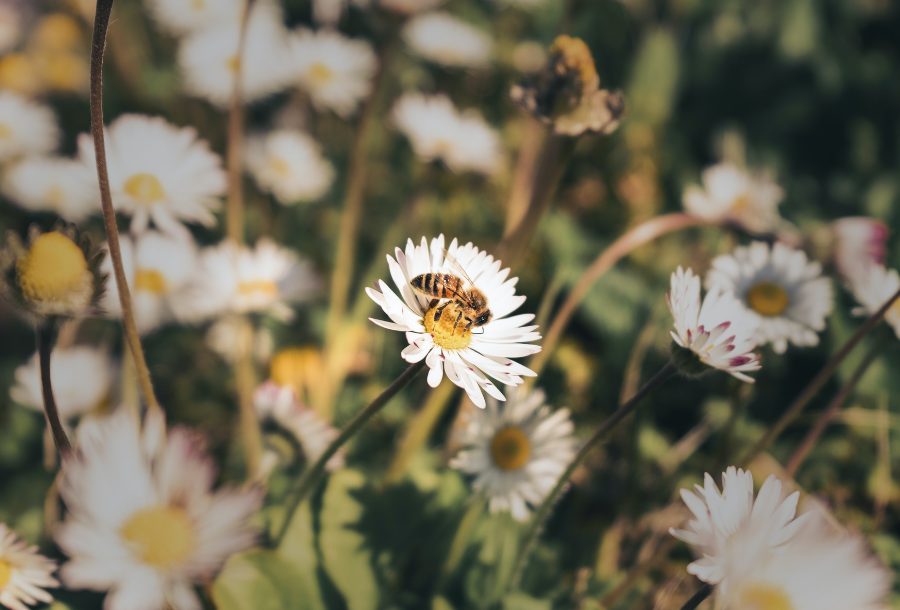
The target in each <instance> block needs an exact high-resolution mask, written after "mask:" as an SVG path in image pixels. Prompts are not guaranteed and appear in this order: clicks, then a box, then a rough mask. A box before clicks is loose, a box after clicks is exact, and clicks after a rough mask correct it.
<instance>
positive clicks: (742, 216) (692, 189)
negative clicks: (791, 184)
mask: <svg viewBox="0 0 900 610" xmlns="http://www.w3.org/2000/svg"><path fill="white" fill-rule="evenodd" d="M702 179H703V188H701V187H699V186H697V185H691V186H689V187H688V188H687V189H685V191H684V195H683V203H684V209H685V210H686V211H688V212H689V213H691V214H694V215H695V216H700V217H701V218H705V219H707V220H709V221H711V222H724V221H731V222H736V223H738V224H740V225H742V226H744V227H745V228H746V229H747V230H748V231H752V232H754V233H767V232H769V231H771V230H773V229H774V228H775V227H776V226H777V225H778V224H779V223H780V222H781V217H780V216H779V215H778V204H779V203H780V202H781V200H782V199H784V191H783V190H782V188H781V187H780V186H778V185H777V184H775V183H774V182H773V181H772V179H771V178H770V177H769V176H768V175H766V174H758V175H753V174H750V173H749V172H747V171H746V170H743V169H741V168H739V167H737V166H736V165H733V164H731V163H720V164H719V165H713V166H712V167H708V168H706V169H705V170H704V171H703V176H702Z"/></svg>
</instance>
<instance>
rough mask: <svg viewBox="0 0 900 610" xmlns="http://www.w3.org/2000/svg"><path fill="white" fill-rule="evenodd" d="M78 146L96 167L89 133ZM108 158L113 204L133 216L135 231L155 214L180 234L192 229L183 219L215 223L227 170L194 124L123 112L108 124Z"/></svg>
mask: <svg viewBox="0 0 900 610" xmlns="http://www.w3.org/2000/svg"><path fill="white" fill-rule="evenodd" d="M78 148H79V153H80V156H81V161H82V163H84V164H85V166H87V167H92V168H93V167H95V160H94V141H93V139H92V138H91V136H90V135H89V134H82V135H81V136H80V137H79V139H78ZM106 162H107V166H108V168H109V186H110V189H111V190H112V198H113V205H114V206H115V207H116V209H117V210H118V211H120V212H123V213H125V214H128V215H130V216H131V231H132V233H135V234H139V233H143V232H144V231H145V230H146V229H147V226H148V224H149V223H150V220H153V222H154V223H155V224H156V226H157V227H159V228H160V229H161V230H163V231H166V232H167V233H171V234H173V235H179V236H185V235H186V234H187V229H185V228H184V226H182V224H181V222H199V223H201V224H203V225H205V226H212V225H214V224H215V222H216V219H215V217H214V216H213V215H212V212H213V211H215V210H218V209H219V207H220V206H221V201H220V200H219V196H220V195H222V194H223V193H224V192H225V186H226V176H225V172H224V171H223V170H222V160H221V158H220V157H219V155H217V154H215V153H214V152H212V151H211V150H210V149H209V145H208V144H207V143H206V142H205V141H203V140H200V139H198V138H197V131H196V130H195V129H194V128H193V127H176V126H174V125H172V124H171V123H168V122H166V120H165V119H163V118H161V117H148V116H143V115H138V114H126V115H123V116H121V117H119V118H118V119H116V120H115V121H113V122H112V123H111V124H110V126H109V127H108V128H107V130H106Z"/></svg>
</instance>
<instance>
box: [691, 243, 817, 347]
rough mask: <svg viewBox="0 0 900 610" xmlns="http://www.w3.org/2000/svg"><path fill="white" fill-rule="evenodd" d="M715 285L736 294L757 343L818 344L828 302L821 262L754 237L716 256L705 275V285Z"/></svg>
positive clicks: (775, 344) (782, 245)
mask: <svg viewBox="0 0 900 610" xmlns="http://www.w3.org/2000/svg"><path fill="white" fill-rule="evenodd" d="M714 286H719V287H720V288H721V289H722V290H723V291H724V292H731V293H732V294H734V295H735V296H736V297H737V298H738V300H740V302H741V303H742V304H743V306H744V308H745V309H746V311H747V315H748V317H749V318H750V319H751V320H752V321H753V323H754V324H755V325H756V327H757V333H756V341H757V344H759V345H763V344H765V343H771V344H772V349H774V350H775V352H776V353H779V354H782V353H784V351H785V350H786V349H787V344H788V341H790V342H791V343H793V344H794V345H797V346H800V347H803V346H808V345H818V343H819V335H818V334H817V331H821V330H823V329H824V328H825V318H826V317H827V316H828V314H830V313H831V308H832V306H833V299H832V294H831V280H830V279H829V278H827V277H823V276H822V266H821V265H820V264H819V263H817V262H814V261H810V260H808V259H807V258H806V254H805V253H804V252H803V251H802V250H795V249H793V248H790V247H789V246H786V245H784V244H782V243H776V244H775V245H774V246H772V247H771V248H770V247H769V245H768V244H766V243H763V242H754V243H752V244H750V245H749V246H739V247H737V248H735V250H734V252H733V253H731V254H723V255H722V256H718V257H716V259H715V260H714V261H713V263H712V269H710V271H709V273H708V274H707V276H706V287H707V288H709V289H712V287H714Z"/></svg>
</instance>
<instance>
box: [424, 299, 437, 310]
mask: <svg viewBox="0 0 900 610" xmlns="http://www.w3.org/2000/svg"><path fill="white" fill-rule="evenodd" d="M440 302H441V300H440V299H431V301H429V302H428V307H426V311H427V310H429V309H434V307H435V305H437V304H438V303H440Z"/></svg>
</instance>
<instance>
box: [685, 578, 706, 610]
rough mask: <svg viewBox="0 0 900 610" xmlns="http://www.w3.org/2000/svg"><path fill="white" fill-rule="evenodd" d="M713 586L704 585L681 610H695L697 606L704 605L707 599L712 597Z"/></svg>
mask: <svg viewBox="0 0 900 610" xmlns="http://www.w3.org/2000/svg"><path fill="white" fill-rule="evenodd" d="M712 592H713V586H712V585H711V584H709V583H703V586H702V587H700V589H699V590H698V591H697V592H696V593H694V596H693V597H692V598H691V599H689V600H687V601H686V602H685V603H684V605H683V606H682V607H681V610H695V609H696V608H697V606H699V605H700V604H702V603H703V602H704V601H705V600H706V598H707V597H709V596H710V595H712Z"/></svg>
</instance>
